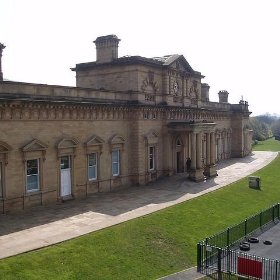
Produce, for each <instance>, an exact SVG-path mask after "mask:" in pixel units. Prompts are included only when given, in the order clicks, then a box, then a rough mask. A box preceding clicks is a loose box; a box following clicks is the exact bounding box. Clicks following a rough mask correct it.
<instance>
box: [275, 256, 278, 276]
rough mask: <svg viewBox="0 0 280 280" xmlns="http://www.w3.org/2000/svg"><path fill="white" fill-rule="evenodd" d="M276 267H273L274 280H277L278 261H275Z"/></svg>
mask: <svg viewBox="0 0 280 280" xmlns="http://www.w3.org/2000/svg"><path fill="white" fill-rule="evenodd" d="M275 264H276V267H275V280H278V261H277V260H276V261H275Z"/></svg>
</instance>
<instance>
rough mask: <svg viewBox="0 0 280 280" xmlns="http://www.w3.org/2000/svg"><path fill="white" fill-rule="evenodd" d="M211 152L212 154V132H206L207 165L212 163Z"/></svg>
mask: <svg viewBox="0 0 280 280" xmlns="http://www.w3.org/2000/svg"><path fill="white" fill-rule="evenodd" d="M210 154H211V143H210V133H207V134H206V165H210V163H211V160H210V158H211V157H210Z"/></svg>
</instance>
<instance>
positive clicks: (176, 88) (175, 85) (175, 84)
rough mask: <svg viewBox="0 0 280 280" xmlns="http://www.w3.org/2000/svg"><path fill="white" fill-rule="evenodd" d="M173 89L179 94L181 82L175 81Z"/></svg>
mask: <svg viewBox="0 0 280 280" xmlns="http://www.w3.org/2000/svg"><path fill="white" fill-rule="evenodd" d="M173 90H174V93H175V94H177V93H178V91H179V84H178V82H177V81H175V82H174V84H173Z"/></svg>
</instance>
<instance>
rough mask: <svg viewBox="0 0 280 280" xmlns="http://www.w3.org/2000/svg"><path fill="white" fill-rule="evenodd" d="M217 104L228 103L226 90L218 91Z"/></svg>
mask: <svg viewBox="0 0 280 280" xmlns="http://www.w3.org/2000/svg"><path fill="white" fill-rule="evenodd" d="M218 95H219V102H220V103H228V95H229V93H228V92H227V91H226V90H220V91H219V92H218Z"/></svg>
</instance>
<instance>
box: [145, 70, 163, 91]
mask: <svg viewBox="0 0 280 280" xmlns="http://www.w3.org/2000/svg"><path fill="white" fill-rule="evenodd" d="M149 85H150V86H152V88H153V91H154V93H156V92H157V91H158V88H159V87H158V85H157V82H155V81H154V72H152V71H149V73H148V76H147V77H146V78H145V79H144V80H143V84H142V87H141V89H142V91H143V92H145V90H146V88H147V86H149Z"/></svg>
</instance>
